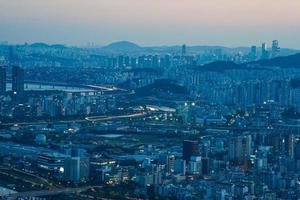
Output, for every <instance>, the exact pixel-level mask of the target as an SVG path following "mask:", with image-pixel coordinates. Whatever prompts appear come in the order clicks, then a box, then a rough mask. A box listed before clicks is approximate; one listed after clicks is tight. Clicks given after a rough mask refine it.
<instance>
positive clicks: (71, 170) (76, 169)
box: [64, 157, 81, 182]
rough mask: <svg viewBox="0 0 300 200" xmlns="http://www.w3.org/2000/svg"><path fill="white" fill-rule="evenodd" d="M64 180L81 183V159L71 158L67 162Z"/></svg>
mask: <svg viewBox="0 0 300 200" xmlns="http://www.w3.org/2000/svg"><path fill="white" fill-rule="evenodd" d="M64 180H66V181H72V182H79V181H80V180H81V177H80V158H79V157H69V158H67V159H66V160H65V165H64Z"/></svg>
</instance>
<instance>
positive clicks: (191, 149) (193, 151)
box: [182, 140, 199, 162]
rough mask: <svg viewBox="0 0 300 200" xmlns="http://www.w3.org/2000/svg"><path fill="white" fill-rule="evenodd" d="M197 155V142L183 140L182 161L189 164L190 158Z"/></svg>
mask: <svg viewBox="0 0 300 200" xmlns="http://www.w3.org/2000/svg"><path fill="white" fill-rule="evenodd" d="M198 155H199V147H198V141H191V140H185V141H183V152H182V157H183V160H185V161H186V162H189V161H190V160H191V157H192V156H198Z"/></svg>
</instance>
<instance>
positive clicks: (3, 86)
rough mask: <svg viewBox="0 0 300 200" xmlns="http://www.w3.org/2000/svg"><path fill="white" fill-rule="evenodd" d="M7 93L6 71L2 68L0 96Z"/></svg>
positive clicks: (0, 73) (0, 72)
mask: <svg viewBox="0 0 300 200" xmlns="http://www.w3.org/2000/svg"><path fill="white" fill-rule="evenodd" d="M5 92H6V69H5V67H0V95H4V94H5Z"/></svg>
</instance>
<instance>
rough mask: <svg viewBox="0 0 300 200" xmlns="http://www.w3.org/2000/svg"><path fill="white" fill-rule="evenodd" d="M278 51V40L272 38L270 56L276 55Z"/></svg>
mask: <svg viewBox="0 0 300 200" xmlns="http://www.w3.org/2000/svg"><path fill="white" fill-rule="evenodd" d="M279 51H280V47H279V42H278V40H273V42H272V57H273V58H274V57H276V56H278V54H279Z"/></svg>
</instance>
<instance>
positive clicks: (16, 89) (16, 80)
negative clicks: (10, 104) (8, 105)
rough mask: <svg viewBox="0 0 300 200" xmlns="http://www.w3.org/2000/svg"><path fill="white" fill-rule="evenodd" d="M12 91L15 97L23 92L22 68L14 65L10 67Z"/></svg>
mask: <svg viewBox="0 0 300 200" xmlns="http://www.w3.org/2000/svg"><path fill="white" fill-rule="evenodd" d="M12 92H13V95H14V96H16V97H20V96H22V94H23V92H24V70H23V69H22V68H21V67H19V66H16V65H14V66H13V67H12Z"/></svg>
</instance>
